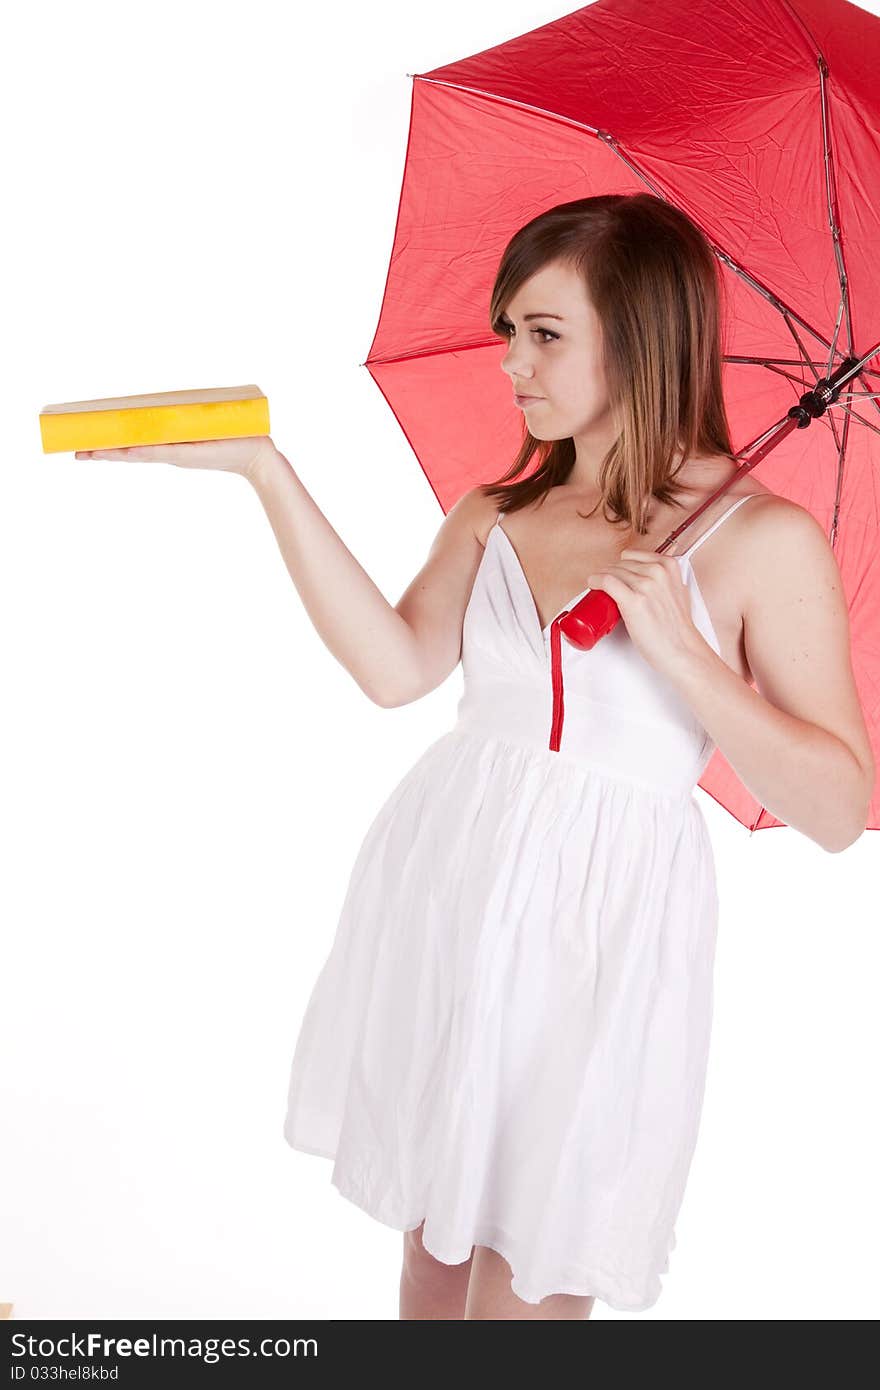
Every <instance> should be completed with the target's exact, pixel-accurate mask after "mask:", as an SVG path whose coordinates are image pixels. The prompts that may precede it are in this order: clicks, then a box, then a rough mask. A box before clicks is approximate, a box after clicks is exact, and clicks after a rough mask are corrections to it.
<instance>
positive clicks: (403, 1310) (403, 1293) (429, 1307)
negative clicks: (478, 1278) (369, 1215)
mask: <svg viewBox="0 0 880 1390" xmlns="http://www.w3.org/2000/svg"><path fill="white" fill-rule="evenodd" d="M424 1224H425V1223H424V1221H423V1222H422V1225H421V1226H417V1227H416V1229H415V1230H414V1231H404V1233H403V1269H402V1270H401V1273H400V1317H401V1319H402V1320H408V1319H418V1320H421V1321H427V1320H428V1319H432V1318H442V1319H446V1320H447V1321H451V1320H454V1321H456V1322H461V1320H462V1319H463V1318H464V1308H465V1302H466V1300H467V1291H468V1278H469V1276H470V1272H471V1260H472V1259H473V1250H472V1251H471V1254H470V1258H468V1259H467V1260H465V1261H463V1263H462V1264H460V1265H446V1264H443V1262H442V1260H435V1259H434V1256H433V1255H429V1254H428V1251H427V1250H426V1249H425V1247H424V1246H423V1245H422V1226H424Z"/></svg>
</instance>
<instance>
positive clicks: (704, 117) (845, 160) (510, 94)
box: [363, 0, 880, 830]
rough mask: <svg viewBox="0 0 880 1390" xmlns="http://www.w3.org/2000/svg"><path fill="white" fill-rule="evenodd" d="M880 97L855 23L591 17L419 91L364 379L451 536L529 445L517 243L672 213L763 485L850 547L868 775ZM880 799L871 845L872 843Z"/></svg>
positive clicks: (754, 17)
mask: <svg viewBox="0 0 880 1390" xmlns="http://www.w3.org/2000/svg"><path fill="white" fill-rule="evenodd" d="M878 73H880V22H878V20H876V19H875V18H874V17H872V16H871V15H869V14H867V13H865V12H864V11H862V10H860V9H858V8H856V7H855V6H853V5H850V4H848V3H845V0H736V2H735V3H731V0H713V3H712V4H711V5H708V4H707V5H704V4H699V3H697V4H694V3H693V2H692V0H688V3H683V2H682V0H654V3H651V4H650V5H648V4H646V3H644V2H643V0H597V3H595V4H593V5H589V6H587V7H585V8H584V9H581V10H577V11H575V12H574V13H572V14H567V15H565V16H564V17H563V18H562V19H559V20H557V21H555V22H554V23H552V24H546V25H543V26H542V27H541V28H539V29H535V30H533V31H532V32H531V33H527V34H523V35H521V36H520V37H518V38H515V39H511V40H510V41H509V42H507V43H503V44H499V45H498V46H497V47H495V48H490V49H486V50H485V51H484V52H482V53H477V54H475V55H474V56H472V57H470V58H464V59H462V60H461V61H459V62H454V63H449V64H447V65H446V66H445V67H441V68H435V69H434V70H433V71H431V72H426V73H417V74H409V75H410V76H413V77H414V78H415V80H414V83H413V91H412V105H411V111H410V128H409V141H408V147H407V154H406V164H405V170H404V176H403V184H402V188H401V194H400V205H399V208H398V215H397V225H396V228H395V235H394V245H393V249H392V254H391V263H390V267H389V271H388V278H387V281H386V286H385V293H384V298H383V303H382V310H381V314H380V318H379V323H378V326H377V329H376V333H375V336H374V339H373V343H372V345H371V348H370V351H369V354H368V357H367V361H366V363H364V364H363V365H365V366H367V367H368V368H369V370H370V372H371V374H372V376H373V378H374V380H375V381H376V384H377V385H378V386H379V389H380V390H381V391H382V393H383V395H384V397H385V399H386V400H387V402H388V404H389V405H390V407H391V409H392V411H393V412H394V414H395V416H396V418H397V420H398V421H399V423H400V425H401V428H402V429H403V430H404V432H405V434H406V437H407V439H408V440H409V441H410V443H411V445H412V447H413V449H414V450H415V453H416V456H417V457H418V460H419V462H420V464H421V466H422V468H423V469H424V472H425V474H426V476H427V478H428V481H429V483H430V484H431V487H432V488H433V489H434V492H435V494H436V496H437V499H438V501H439V502H440V505H441V507H442V508H443V510H444V511H446V510H448V508H449V507H450V506H452V504H453V503H454V502H455V501H456V500H457V499H458V497H459V496H461V494H462V493H463V492H464V491H466V490H467V489H469V488H471V487H474V486H476V485H477V484H479V483H480V482H482V481H485V480H486V479H487V478H490V477H491V478H495V477H498V476H499V475H500V474H501V473H502V472H504V471H506V469H507V468H508V467H509V464H510V463H511V461H512V460H513V458H514V457H515V455H516V453H517V452H518V450H519V447H520V445H521V443H522V429H523V423H522V420H521V414H520V412H519V411H517V410H516V409H515V407H514V406H513V404H512V402H511V399H510V386H509V382H508V381H507V380H506V378H505V377H504V374H503V373H502V371H501V370H500V366H499V363H500V358H501V355H502V354H503V352H504V351H505V345H504V344H503V343H500V342H499V340H498V338H497V337H496V336H495V335H494V334H493V333H492V332H491V329H490V326H489V323H488V304H489V295H490V290H491V286H492V283H493V280H494V276H495V272H496V269H497V266H498V263H499V261H500V258H501V254H502V251H503V249H504V247H505V245H506V243H507V242H508V241H509V239H510V237H511V236H512V235H513V233H514V232H515V231H516V230H517V229H518V228H519V227H520V226H522V225H523V224H524V223H526V222H527V221H529V220H530V219H531V218H532V217H535V216H536V215H537V214H538V213H540V212H542V211H544V210H545V209H547V208H549V207H552V206H555V205H557V204H558V203H560V202H563V201H568V200H572V199H575V198H584V197H589V196H592V195H596V194H601V193H610V192H614V193H638V192H650V193H653V194H654V195H655V196H657V197H661V198H663V199H665V200H667V201H668V202H670V203H672V204H674V205H675V206H676V207H678V208H680V209H681V210H682V211H683V212H685V213H686V214H687V215H688V216H689V217H690V218H691V219H692V220H693V221H694V222H695V223H696V224H697V226H698V227H700V228H701V230H702V231H703V233H704V235H705V236H706V238H707V240H708V241H709V243H710V245H711V246H712V248H713V250H714V252H715V255H716V256H717V259H718V262H719V265H720V267H721V271H722V282H723V291H724V301H725V303H724V308H725V313H726V320H725V324H724V330H723V341H724V344H725V348H726V355H725V358H724V362H725V368H724V373H725V375H724V391H725V403H726V408H727V415H728V420H729V422H730V426H731V435H732V438H733V439H734V441H735V447H736V450H737V458H738V459H739V460H740V463H741V469H742V470H743V471H747V470H748V469H750V468H751V467H754V465H755V464H756V463H758V462H759V461H760V464H761V477H762V480H765V481H766V484H767V486H768V487H769V488H770V489H771V490H772V491H773V492H776V493H778V494H780V495H782V496H785V497H789V498H791V499H792V500H793V501H795V502H797V503H799V504H800V505H801V506H803V507H805V508H806V509H808V510H809V511H810V512H812V514H813V515H814V516H815V517H816V519H817V520H818V521H819V522H820V524H821V525H822V526H823V528H824V529H825V532H826V534H827V536H828V537H829V540H830V543H831V545H832V546H833V548H834V551H835V554H836V558H837V562H838V565H839V568H840V571H841V575H842V579H843V584H844V588H845V591H846V595H847V601H848V604H849V611H850V632H851V642H852V659H853V670H854V675H855V678H856V684H857V687H858V690H859V697H860V701H861V704H862V709H863V711H864V715H865V720H866V722H867V723H868V726H869V731H870V733H871V740H872V746H873V749H874V751H875V754H877V753H878V752H880V738H878V733H877V728H878V718H880V643H878V636H877V631H878V628H877V613H878V606H880V568H878V561H877V544H876V540H877V528H878V520H880V517H878V511H880V486H878V461H880V405H878V399H877V391H878V390H880V387H878V386H877V382H878V379H880V353H878V348H880V258H878V256H877V248H878V246H880V216H878V213H880V160H878V157H877V144H876V132H877V131H878V129H880V83H878V80H877V74H878ZM736 441H740V442H739V443H738V444H737V443H736ZM716 495H717V494H716ZM711 500H713V499H709V501H711ZM709 501H707V502H706V504H705V505H706V506H708V505H709ZM703 509H704V508H703V507H701V508H700V511H702V510H703ZM697 515H699V512H697V513H694V516H695V517H696V516H697ZM690 520H691V519H690V518H689V520H688V522H687V523H686V524H690ZM678 529H679V531H680V530H681V529H682V528H678ZM677 534H678V531H677V532H676V533H674V535H677ZM673 539H674V536H670V537H669V538H668V539H667V541H665V542H664V545H663V546H662V547H660V548H661V549H663V548H664V547H665V546H666V545H668V544H670V543H671V541H672V540H673ZM602 605H604V607H602ZM618 616H619V612H618V609H617V606H616V604H614V602H613V600H612V599H610V598H609V597H608V595H606V594H604V593H601V592H600V591H598V590H597V591H595V592H594V593H592V594H589V595H588V596H587V598H586V599H584V600H583V601H582V603H581V604H579V605H577V606H576V608H574V609H572V611H571V613H570V614H568V615H562V617H561V620H560V623H559V626H558V628H557V629H554V632H553V638H554V643H555V645H556V650H557V653H558V640H559V633H560V631H561V633H562V634H564V635H565V636H566V637H567V638H568V640H570V641H574V642H575V643H576V644H577V645H581V646H591V645H592V644H593V642H594V641H596V640H598V638H599V637H601V635H602V633H603V632H604V631H607V630H608V628H609V626H610V625H613V623H614V622H615V621H616V620H617V617H618ZM554 674H555V673H554ZM554 689H555V685H554ZM560 697H561V690H560ZM559 713H560V714H561V706H560V709H559ZM554 722H555V721H554ZM551 746H552V743H551ZM876 760H877V762H878V764H880V756H878V757H877V758H876ZM699 785H700V786H702V787H703V788H704V790H705V791H707V792H709V794H710V795H711V796H713V797H714V798H715V800H716V801H718V802H719V803H720V804H721V805H722V806H724V807H725V809H726V810H728V811H730V813H731V814H732V815H733V816H734V817H735V818H736V819H737V820H738V821H739V822H740V823H741V824H743V825H746V826H748V827H749V828H750V829H751V830H755V829H764V828H767V827H770V826H776V825H781V824H783V822H781V821H779V820H777V819H775V818H774V817H773V815H772V814H771V813H770V812H768V811H767V810H766V808H764V807H762V806H760V805H759V804H758V803H757V801H756V800H755V798H754V797H752V795H751V794H750V793H749V792H748V791H747V789H746V788H745V787H744V786H743V784H742V782H741V781H740V780H739V778H738V777H737V775H736V774H735V773H734V771H733V769H732V768H731V767H730V764H729V763H728V762H727V761H726V759H725V758H724V757H723V755H722V754H721V753H720V751H719V750H717V749H716V751H715V753H714V754H713V756H712V758H711V760H710V762H709V763H708V765H707V767H706V769H705V772H704V774H703V776H702V778H701V779H700V783H699ZM878 793H880V788H878V789H875V794H874V797H873V799H872V802H871V809H870V814H869V819H868V825H867V828H868V829H878V828H880V819H878V813H880V794H878Z"/></svg>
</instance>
